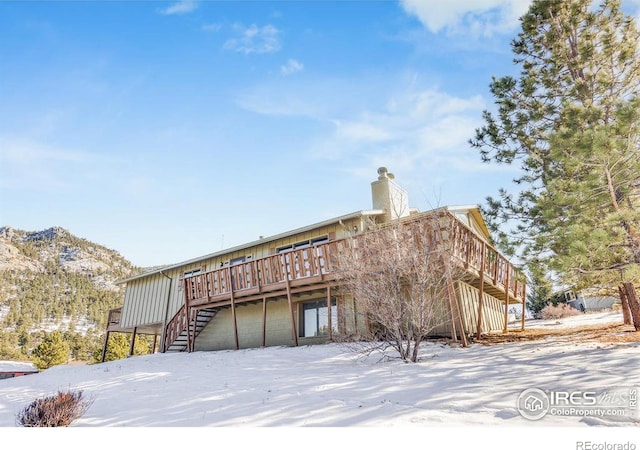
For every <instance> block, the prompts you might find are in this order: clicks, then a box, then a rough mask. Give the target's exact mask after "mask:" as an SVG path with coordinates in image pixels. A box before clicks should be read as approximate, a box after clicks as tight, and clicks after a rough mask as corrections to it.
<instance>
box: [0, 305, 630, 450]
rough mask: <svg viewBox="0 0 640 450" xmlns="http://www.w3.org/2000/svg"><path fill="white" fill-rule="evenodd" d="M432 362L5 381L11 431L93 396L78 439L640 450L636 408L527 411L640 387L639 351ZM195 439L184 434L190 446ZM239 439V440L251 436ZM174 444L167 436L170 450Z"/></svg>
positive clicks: (138, 361)
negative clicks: (581, 443) (535, 405)
mask: <svg viewBox="0 0 640 450" xmlns="http://www.w3.org/2000/svg"><path fill="white" fill-rule="evenodd" d="M611 321H618V322H621V315H620V314H619V313H600V314H597V315H596V314H585V315H580V316H575V317H571V318H567V319H561V320H560V321H559V322H560V323H559V324H555V322H557V321H532V322H529V323H528V326H545V323H544V322H553V323H554V326H579V325H580V324H581V323H586V324H590V325H592V324H596V323H608V322H611ZM533 322H535V323H533ZM549 326H550V325H549ZM421 358H422V360H421V362H419V363H417V364H405V363H403V362H400V361H398V360H389V359H383V360H381V355H380V354H373V355H370V356H368V357H362V356H359V355H357V354H354V353H353V352H352V351H350V350H349V349H348V348H347V347H345V346H344V345H341V344H327V345H317V346H308V347H298V348H291V347H271V348H263V349H248V350H239V351H221V352H195V353H190V354H189V353H178V354H155V355H148V356H138V357H133V358H128V359H126V360H121V361H113V362H109V363H104V364H96V365H88V366H57V367H53V368H51V369H48V370H46V371H44V372H42V373H40V374H37V375H29V376H24V377H19V378H14V379H7V380H0V426H3V427H14V426H15V416H16V413H17V412H18V411H19V410H20V409H22V408H23V407H24V406H26V405H27V404H29V403H30V402H31V401H32V400H34V399H35V398H38V397H41V396H44V395H50V394H53V393H55V392H56V391H57V390H60V389H68V388H71V389H79V390H83V391H84V392H85V394H86V395H87V396H88V397H90V398H92V399H93V404H92V405H91V407H90V408H89V410H88V411H87V412H86V413H85V415H84V416H83V417H82V418H81V419H79V420H78V421H77V422H76V423H75V424H74V426H73V427H72V430H81V429H86V428H93V429H95V428H102V427H138V428H139V427H165V428H166V427H231V428H232V429H236V431H237V428H238V427H272V428H285V427H295V428H298V427H340V428H353V427H360V428H362V427H366V428H367V429H369V430H372V429H373V428H377V427H384V428H385V429H387V428H389V427H403V428H407V427H411V428H416V429H420V428H421V427H429V429H430V430H432V431H428V432H427V435H429V434H430V433H432V432H433V430H435V429H444V430H445V433H446V430H447V429H449V430H450V427H469V426H473V427H475V426H481V427H490V429H495V428H496V427H500V431H499V433H500V434H501V436H507V435H508V434H504V435H502V433H510V432H509V431H508V430H509V429H511V428H512V429H513V430H514V431H513V433H516V434H514V436H516V437H515V438H517V436H525V435H530V436H534V437H535V439H536V442H537V444H538V445H539V444H540V443H541V442H543V441H541V439H544V434H545V433H537V432H534V429H540V430H544V429H546V428H551V429H559V428H566V427H571V428H566V429H567V430H573V431H572V433H575V434H576V435H579V436H586V435H588V433H587V430H585V429H586V428H588V427H587V426H590V425H591V426H594V425H595V426H596V427H595V428H596V429H601V430H603V429H612V427H617V428H616V430H617V431H616V432H615V434H613V435H612V436H614V437H616V438H618V439H622V438H624V437H625V436H627V435H628V433H627V430H629V431H632V432H633V433H635V434H632V435H631V436H635V439H636V441H637V442H636V445H637V448H638V449H640V415H638V413H639V410H638V409H637V407H636V408H635V411H631V409H633V408H629V409H628V410H625V415H623V416H614V417H596V416H594V417H584V416H581V415H574V416H552V415H551V414H548V415H547V416H545V417H543V418H542V419H540V420H528V419H526V418H524V417H523V416H522V415H521V414H520V412H519V410H518V408H517V403H518V396H519V395H520V393H521V392H522V391H524V390H525V389H528V388H539V389H542V390H544V391H580V392H584V391H592V392H597V393H598V394H600V393H603V392H607V391H611V390H612V389H619V388H622V387H629V388H633V387H637V388H638V390H640V344H638V343H627V344H615V345H614V344H602V343H598V342H586V343H572V344H567V343H566V341H564V342H563V343H562V344H559V343H558V342H555V341H554V340H553V339H547V340H544V341H535V342H524V343H505V344H496V345H490V346H485V345H480V344H474V345H472V346H471V347H470V348H466V349H465V348H459V347H451V346H445V345H443V344H440V343H428V344H426V345H424V347H423V349H422V353H421ZM598 426H600V427H598ZM443 427H444V428H443ZM574 427H578V428H574ZM474 429H475V428H474ZM591 429H593V428H591ZM5 430H8V428H5ZM18 430H19V428H18ZM154 430H155V428H154ZM158 430H160V429H158ZM517 430H520V431H517ZM2 433H3V434H4V433H5V431H4V430H3V431H2ZM190 433H191V431H189V432H185V433H179V434H180V435H182V436H183V438H184V439H187V440H188V436H190V435H191V434H190ZM495 433H496V430H494V432H493V433H489V434H488V435H487V436H488V437H487V439H488V440H487V443H489V442H491V441H494V440H495V439H494V438H493V437H495V435H496V434H495ZM152 434H153V436H155V437H156V438H158V436H165V435H166V434H165V433H163V432H162V431H157V432H156V431H154V432H153V433H152ZM174 434H175V433H173V434H171V436H173V435H174ZM236 434H238V435H239V436H237V437H236V438H239V439H242V438H246V437H248V436H244V435H245V434H244V433H236ZM462 434H465V433H455V432H453V433H451V432H450V431H449V432H448V433H447V434H445V436H447V437H446V438H447V439H449V440H451V439H457V438H464V436H462ZM11 435H12V434H9V436H11ZM22 435H24V430H23V433H22ZM252 435H253V434H252ZM366 435H367V437H369V438H371V436H375V435H372V434H371V433H366ZM409 435H411V433H410V434H409ZM108 436H109V437H110V438H111V437H113V436H114V435H113V434H111V433H109V434H108ZM227 436H228V435H227ZM253 436H255V435H253ZM416 436H422V438H424V437H425V436H426V435H425V434H424V433H423V434H422V435H420V434H418V435H416ZM434 436H435V435H434ZM470 436H471V439H472V440H471V441H470V442H472V443H474V446H475V447H476V448H481V447H478V443H477V442H476V437H472V436H478V435H477V434H476V432H475V431H473V432H471V433H469V434H467V436H466V437H467V438H469V437H470ZM359 438H360V437H359ZM565 438H566V436H565ZM571 439H573V440H571ZM529 440H530V439H525V441H529ZM609 440H611V439H609ZM623 441H624V439H623ZM166 442H167V441H166V439H163V440H162V441H161V442H160V443H161V444H162V443H166ZM178 442H179V441H178ZM376 442H381V441H379V440H378V438H376V439H375V442H374V443H373V444H374V445H375V443H376ZM450 442H457V441H450ZM569 442H573V447H565V448H576V447H575V438H573V437H571V438H570V439H569ZM501 443H502V439H498V440H497V441H496V442H493V443H492V445H491V447H492V449H495V448H502V447H499V445H500V444H501ZM504 443H505V444H506V443H507V442H504ZM512 443H513V442H511V444H510V445H512ZM178 445H182V444H178ZM326 445H327V444H326V441H324V446H326ZM526 445H528V444H527V442H522V443H521V445H519V448H529V447H527V446H526ZM453 448H455V447H453ZM504 448H507V447H506V446H505V447H504ZM531 448H534V447H531ZM557 448H562V447H557Z"/></svg>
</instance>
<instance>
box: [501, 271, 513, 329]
mask: <svg viewBox="0 0 640 450" xmlns="http://www.w3.org/2000/svg"><path fill="white" fill-rule="evenodd" d="M505 270H506V271H507V279H506V281H505V284H504V326H503V328H502V332H503V333H506V332H507V330H508V327H509V284H510V283H509V275H510V273H511V266H510V265H509V262H508V261H507V264H506V269H505Z"/></svg>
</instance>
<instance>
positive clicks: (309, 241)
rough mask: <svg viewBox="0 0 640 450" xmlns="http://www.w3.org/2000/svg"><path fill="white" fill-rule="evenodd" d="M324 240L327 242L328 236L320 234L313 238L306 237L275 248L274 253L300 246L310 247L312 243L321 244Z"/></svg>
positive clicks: (296, 248) (299, 247) (295, 248)
mask: <svg viewBox="0 0 640 450" xmlns="http://www.w3.org/2000/svg"><path fill="white" fill-rule="evenodd" d="M325 242H329V237H328V236H321V237H317V238H313V239H307V240H306V241H300V242H296V243H295V244H290V245H285V246H282V247H278V248H277V249H276V253H284V252H288V251H291V250H298V249H301V248H307V247H311V246H312V245H318V244H323V243H325Z"/></svg>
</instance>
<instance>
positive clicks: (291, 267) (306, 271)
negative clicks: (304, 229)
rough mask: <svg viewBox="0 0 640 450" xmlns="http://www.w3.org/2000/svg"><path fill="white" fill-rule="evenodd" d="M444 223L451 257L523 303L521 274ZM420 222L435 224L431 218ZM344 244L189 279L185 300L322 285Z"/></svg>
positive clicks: (450, 221) (454, 222)
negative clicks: (296, 284)
mask: <svg viewBox="0 0 640 450" xmlns="http://www.w3.org/2000/svg"><path fill="white" fill-rule="evenodd" d="M444 218H445V222H444V223H441V226H442V227H446V228H447V229H449V230H451V232H452V233H453V239H452V241H453V244H452V248H453V249H452V253H453V254H452V257H453V258H455V259H457V260H458V261H459V262H460V263H461V264H462V265H463V266H464V267H465V269H467V270H469V271H472V272H474V273H475V275H478V276H479V274H480V271H481V270H483V271H484V278H485V280H486V281H487V282H489V283H491V284H492V285H494V286H496V287H498V288H501V289H503V290H505V291H506V290H508V295H509V296H510V297H512V298H519V299H522V298H523V296H524V292H525V291H524V289H525V287H524V286H525V282H524V276H523V275H522V273H521V272H520V271H519V270H517V269H516V268H515V266H513V264H511V263H510V262H509V261H508V260H507V258H506V257H505V256H503V255H502V254H500V252H498V251H497V250H496V249H495V248H494V247H493V246H491V245H490V244H488V243H487V242H486V241H484V240H483V239H482V238H481V237H480V236H478V235H477V234H476V233H475V232H474V231H473V230H472V229H471V228H469V227H468V226H466V225H465V224H464V223H462V222H461V221H460V220H458V219H457V218H456V217H455V216H454V215H453V214H451V213H446V214H445V215H444ZM418 220H433V217H431V216H425V217H424V219H418ZM340 245H341V241H340V240H338V241H332V242H328V243H323V244H318V245H314V246H311V247H307V248H302V249H296V250H291V251H288V252H286V253H278V254H275V255H270V256H266V257H263V258H260V259H256V260H253V261H248V262H242V263H239V264H236V265H233V266H229V267H223V268H220V269H214V270H211V271H208V272H205V273H200V274H196V275H192V276H189V277H187V278H185V279H184V289H185V301H186V303H188V304H190V303H191V302H193V301H196V300H202V299H210V300H211V301H216V299H218V300H220V299H224V298H228V297H229V296H230V295H231V294H232V293H233V294H234V295H235V296H236V297H239V296H243V295H251V294H253V293H255V294H257V293H263V292H269V291H271V290H275V289H277V288H281V287H282V286H283V285H285V284H286V283H287V282H288V283H292V284H295V283H301V282H305V281H308V282H315V281H316V280H317V281H320V282H321V281H324V280H325V278H326V277H335V275H336V273H335V268H334V267H333V265H332V256H333V255H336V254H337V252H339V251H340V249H339V246H340ZM483 253H484V258H483ZM483 262H484V264H483ZM314 279H316V280H314ZM507 285H508V286H507Z"/></svg>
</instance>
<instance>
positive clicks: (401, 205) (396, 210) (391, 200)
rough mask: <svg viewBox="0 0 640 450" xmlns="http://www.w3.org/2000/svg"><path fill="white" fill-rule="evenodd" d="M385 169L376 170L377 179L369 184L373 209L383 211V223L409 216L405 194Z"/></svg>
mask: <svg viewBox="0 0 640 450" xmlns="http://www.w3.org/2000/svg"><path fill="white" fill-rule="evenodd" d="M393 179H394V176H393V174H392V173H389V172H388V171H387V168H386V167H380V168H379V169H378V179H377V180H376V181H373V182H372V183H371V198H372V202H373V209H381V210H384V212H385V215H384V222H388V221H390V220H394V219H398V218H400V217H406V216H408V215H409V200H408V198H407V192H406V191H405V190H404V189H402V188H401V187H400V186H399V185H398V184H396V182H395V181H393Z"/></svg>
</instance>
